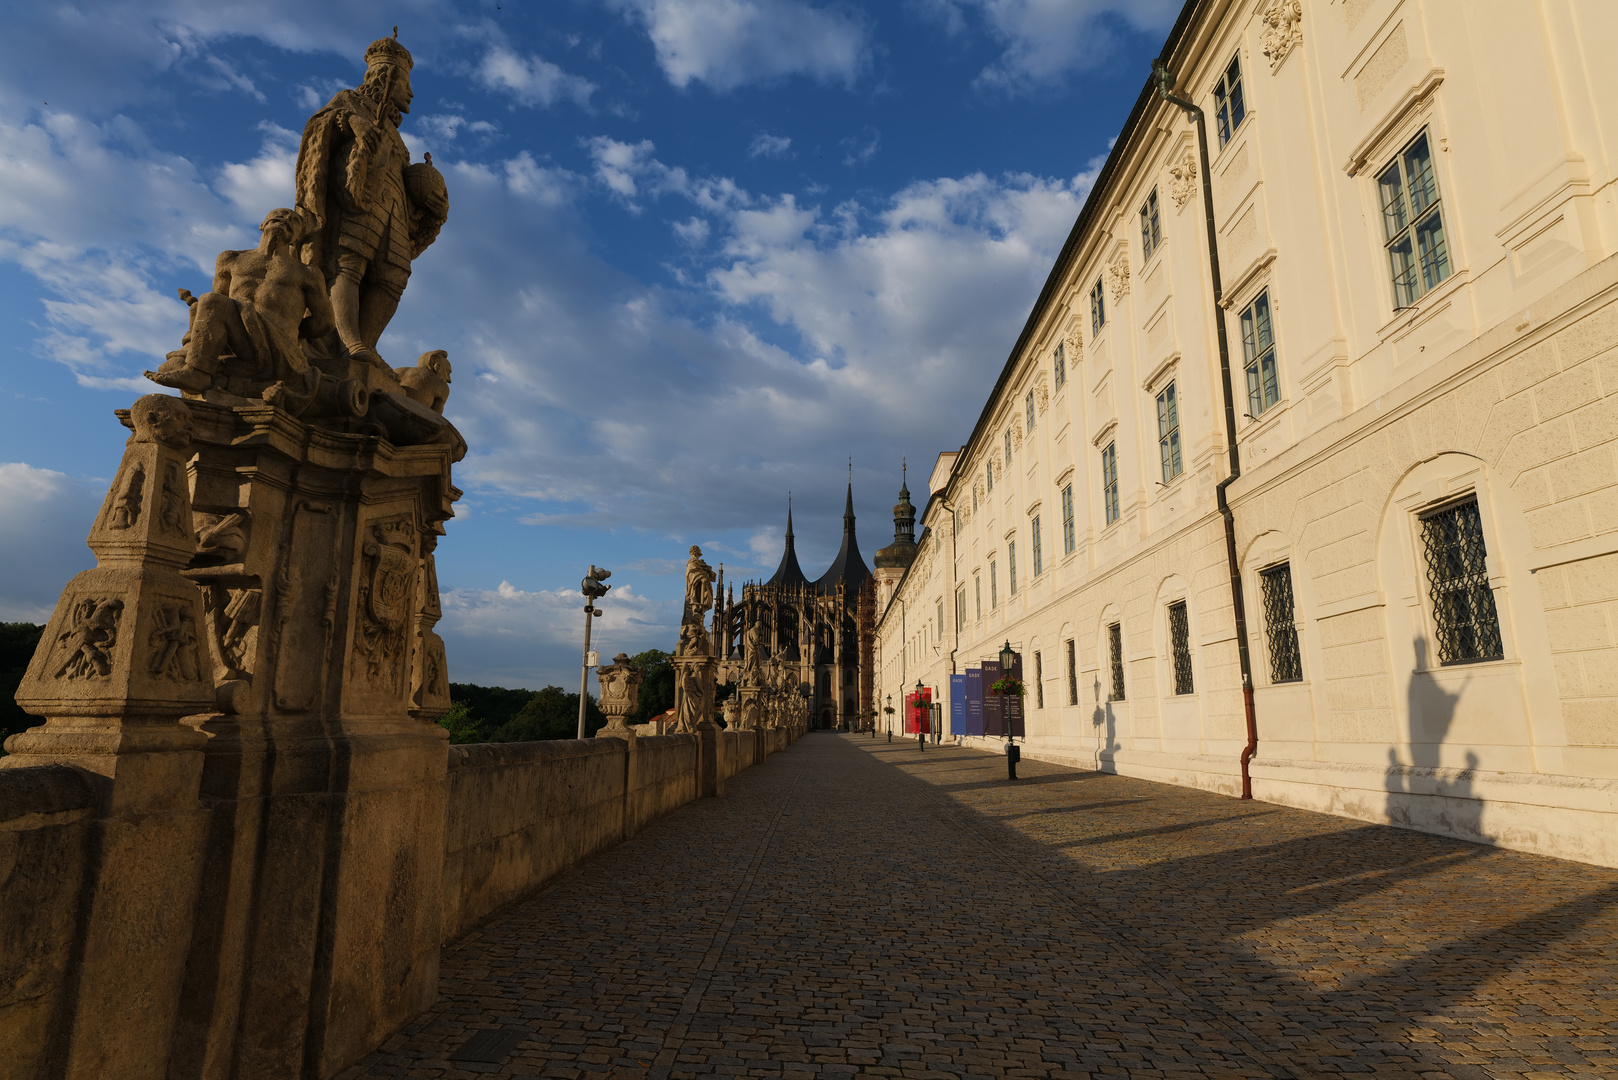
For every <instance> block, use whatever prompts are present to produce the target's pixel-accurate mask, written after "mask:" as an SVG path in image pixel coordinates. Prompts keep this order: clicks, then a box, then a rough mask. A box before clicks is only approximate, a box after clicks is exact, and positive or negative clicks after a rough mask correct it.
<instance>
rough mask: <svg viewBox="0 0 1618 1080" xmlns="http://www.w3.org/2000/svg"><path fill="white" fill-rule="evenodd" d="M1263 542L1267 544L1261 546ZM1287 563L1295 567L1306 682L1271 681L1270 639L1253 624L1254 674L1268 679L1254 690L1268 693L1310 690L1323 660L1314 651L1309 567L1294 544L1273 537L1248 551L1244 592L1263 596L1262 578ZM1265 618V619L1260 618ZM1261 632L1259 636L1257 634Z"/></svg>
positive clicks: (1295, 608) (1295, 615) (1296, 620)
mask: <svg viewBox="0 0 1618 1080" xmlns="http://www.w3.org/2000/svg"><path fill="white" fill-rule="evenodd" d="M1260 541H1263V542H1262V543H1260ZM1283 563H1285V564H1289V565H1290V566H1291V567H1292V622H1293V626H1294V628H1295V629H1296V630H1297V633H1298V653H1299V655H1300V657H1301V658H1302V660H1303V678H1302V679H1298V680H1294V681H1292V682H1285V683H1276V682H1271V681H1270V679H1269V671H1270V666H1269V665H1270V645H1269V638H1268V637H1267V636H1266V635H1265V633H1264V627H1263V626H1262V625H1257V626H1255V625H1253V624H1252V620H1251V619H1250V620H1249V626H1248V648H1249V649H1250V650H1251V651H1252V652H1253V655H1254V669H1253V670H1254V672H1255V673H1257V672H1263V673H1264V678H1263V681H1262V682H1260V681H1259V680H1258V679H1256V678H1255V680H1254V684H1255V685H1254V689H1255V690H1264V689H1266V688H1268V687H1271V686H1277V687H1299V686H1305V687H1306V686H1310V685H1311V684H1312V683H1313V682H1314V673H1315V672H1316V671H1317V670H1319V668H1320V664H1321V658H1320V657H1319V656H1318V655H1316V654H1315V652H1314V649H1313V644H1314V643H1313V639H1312V634H1313V632H1314V625H1315V620H1314V617H1313V616H1311V615H1306V614H1305V613H1306V612H1308V611H1312V610H1313V609H1312V606H1311V603H1310V599H1309V597H1310V594H1311V593H1312V591H1313V590H1312V582H1311V581H1310V580H1309V577H1308V574H1307V569H1308V568H1307V565H1306V564H1305V562H1304V561H1302V560H1300V559H1299V558H1298V556H1297V552H1296V551H1295V550H1294V549H1293V546H1292V542H1291V541H1290V540H1289V539H1287V538H1285V537H1284V536H1282V535H1280V534H1278V533H1270V534H1267V538H1266V536H1261V537H1259V540H1258V541H1255V542H1254V545H1253V547H1252V548H1250V549H1249V550H1248V553H1247V556H1246V558H1244V559H1243V560H1242V591H1243V592H1244V593H1245V594H1246V595H1248V596H1252V597H1254V598H1257V597H1260V596H1262V595H1263V594H1262V589H1263V585H1262V584H1261V582H1260V580H1259V575H1261V574H1263V573H1264V571H1266V570H1271V569H1274V568H1275V567H1277V566H1280V565H1282V564H1283ZM1249 607H1250V609H1251V610H1255V611H1262V608H1263V604H1262V601H1260V602H1259V603H1258V605H1257V606H1254V605H1249ZM1260 617H1261V618H1262V615H1261V616H1260ZM1254 631H1257V632H1254Z"/></svg>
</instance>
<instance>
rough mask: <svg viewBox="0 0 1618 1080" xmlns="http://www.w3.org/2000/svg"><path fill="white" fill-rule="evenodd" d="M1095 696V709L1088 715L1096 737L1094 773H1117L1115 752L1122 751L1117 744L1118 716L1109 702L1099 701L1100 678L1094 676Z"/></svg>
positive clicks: (1093, 689)
mask: <svg viewBox="0 0 1618 1080" xmlns="http://www.w3.org/2000/svg"><path fill="white" fill-rule="evenodd" d="M1091 689H1092V692H1093V693H1094V695H1095V703H1096V707H1095V710H1094V711H1093V712H1091V714H1090V726H1091V727H1093V728H1095V729H1096V731H1095V735H1096V771H1097V772H1111V773H1115V772H1117V771H1118V764H1117V751H1119V750H1121V749H1123V747H1122V745H1121V744H1120V743H1119V742H1118V714H1117V713H1115V712H1114V711H1113V708H1112V702H1111V701H1103V700H1102V699H1101V677H1100V676H1099V675H1098V676H1096V679H1095V682H1094V683H1093V684H1091Z"/></svg>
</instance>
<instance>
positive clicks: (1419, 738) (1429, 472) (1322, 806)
mask: <svg viewBox="0 0 1618 1080" xmlns="http://www.w3.org/2000/svg"><path fill="white" fill-rule="evenodd" d="M1615 41H1618V5H1615V4H1612V3H1610V2H1608V0H1538V2H1534V0H1489V2H1487V3H1483V2H1478V0H1301V2H1300V0H1241V2H1236V3H1231V2H1221V0H1206V2H1199V0H1192V2H1190V3H1188V4H1187V5H1186V8H1185V11H1184V12H1183V13H1182V15H1181V18H1180V20H1179V22H1178V23H1177V25H1176V26H1175V28H1174V29H1173V31H1172V32H1171V34H1170V36H1169V38H1168V41H1167V42H1166V44H1165V46H1164V49H1163V53H1162V58H1161V65H1162V68H1163V69H1164V71H1165V73H1166V83H1167V86H1166V87H1164V88H1163V89H1165V90H1167V91H1168V92H1171V93H1172V94H1173V95H1175V96H1179V97H1182V98H1184V99H1189V103H1191V104H1194V105H1195V106H1196V107H1198V108H1200V110H1201V111H1202V113H1203V115H1204V117H1205V120H1206V124H1205V130H1206V152H1207V162H1206V165H1204V164H1203V163H1202V162H1201V161H1200V160H1199V140H1198V129H1197V124H1196V123H1195V122H1194V121H1193V120H1192V119H1191V118H1190V116H1189V115H1188V112H1187V111H1186V110H1185V109H1183V108H1181V107H1180V106H1179V105H1177V104H1175V103H1173V102H1171V101H1169V100H1167V99H1166V98H1165V96H1164V93H1163V92H1161V91H1160V84H1159V82H1158V81H1156V80H1147V82H1146V86H1145V87H1144V89H1143V90H1142V92H1141V95H1140V98H1139V100H1138V102H1137V103H1136V105H1135V108H1134V111H1133V112H1132V113H1131V114H1130V116H1129V118H1128V120H1127V121H1126V122H1125V124H1124V127H1123V130H1122V133H1121V135H1120V137H1119V139H1118V141H1117V144H1116V146H1115V147H1114V149H1113V151H1112V153H1111V155H1110V157H1109V158H1108V160H1107V162H1106V165H1105V166H1104V168H1103V169H1102V171H1101V174H1100V176H1099V178H1098V179H1097V181H1096V184H1095V188H1094V190H1093V192H1092V193H1091V195H1090V197H1089V200H1088V202H1087V204H1086V205H1085V207H1084V210H1083V211H1082V213H1081V214H1080V216H1079V220H1078V221H1077V223H1076V224H1075V225H1074V228H1073V231H1072V234H1071V235H1070V236H1069V238H1068V241H1067V243H1066V245H1065V246H1064V247H1063V249H1062V252H1061V254H1060V256H1059V257H1058V259H1057V262H1056V264H1055V266H1054V267H1053V268H1052V270H1051V273H1050V277H1049V279H1048V281H1047V282H1046V285H1045V288H1044V290H1043V291H1042V292H1041V294H1040V295H1039V297H1038V299H1037V301H1036V302H1035V304H1034V307H1033V311H1032V314H1031V315H1030V316H1029V318H1028V321H1027V324H1026V325H1025V327H1024V329H1023V332H1022V334H1021V336H1020V337H1019V338H1018V339H1017V341H1016V342H1015V343H1014V345H1013V346H1012V349H1011V352H1010V355H1009V357H1008V358H1007V359H1006V361H1005V365H1004V368H1003V370H1002V371H1001V373H1000V376H999V379H998V381H997V382H996V383H995V385H994V389H993V391H992V393H991V394H990V396H989V398H988V401H987V402H986V403H985V405H984V408H983V411H982V414H981V416H980V417H979V419H978V422H977V425H976V427H975V428H974V429H973V430H972V432H971V433H970V436H969V437H968V438H967V439H966V442H965V445H964V446H962V447H961V448H960V450H959V451H952V452H949V453H946V454H943V455H940V456H939V458H938V463H937V466H936V468H935V470H934V472H933V475H932V477H931V480H930V484H929V487H930V490H931V497H930V499H929V500H928V501H927V503H926V505H925V508H924V509H923V511H922V513H921V518H920V522H921V525H922V532H921V536H920V537H919V539H918V550H917V554H916V555H915V557H914V561H913V562H911V563H910V564H909V566H908V568H905V567H899V568H896V569H890V570H888V571H886V572H885V571H883V570H882V569H879V570H878V579H879V596H878V601H879V606H878V611H879V612H880V623H879V626H878V631H877V650H878V661H877V663H878V687H877V696H878V698H879V699H881V700H885V699H886V698H887V696H888V695H893V696H894V699H895V701H899V700H901V697H900V695H901V694H902V693H903V691H904V690H905V689H906V688H913V687H914V684H915V683H916V682H917V681H918V680H919V681H921V682H922V683H923V684H924V685H927V686H929V687H932V688H933V690H934V694H935V697H938V698H941V699H944V700H946V701H947V700H948V697H949V690H950V683H949V675H950V674H951V673H957V672H964V671H965V670H967V669H968V668H969V667H972V666H975V665H977V664H978V663H980V662H981V661H984V660H988V659H991V658H992V657H993V656H994V655H995V654H996V653H998V651H999V649H1000V647H1001V646H1002V644H1003V643H1004V642H1006V641H1008V640H1009V641H1010V643H1011V645H1012V646H1013V647H1014V648H1016V649H1017V650H1018V651H1019V652H1020V653H1021V655H1022V657H1023V670H1024V676H1025V679H1026V680H1027V686H1028V695H1027V698H1026V714H1027V737H1026V743H1025V749H1024V752H1025V753H1027V754H1029V755H1031V756H1036V757H1042V758H1047V759H1052V760H1060V761H1064V762H1070V763H1073V764H1078V765H1082V766H1086V767H1099V768H1101V769H1104V770H1107V771H1116V772H1120V773H1125V774H1129V775H1133V776H1139V777H1145V778H1148V779H1153V780H1159V781H1164V782H1169V783H1176V784H1186V785H1193V786H1197V787H1202V788H1207V789H1211V790H1215V791H1221V792H1227V793H1229V794H1232V795H1238V794H1241V793H1242V791H1243V787H1244V784H1248V785H1250V790H1251V793H1252V795H1253V797H1255V798H1258V799H1262V800H1268V801H1272V802H1278V803H1285V804H1288V805H1292V806H1299V807H1305V808H1309V809H1316V810H1324V811H1329V812H1332V813H1338V814H1344V815H1348V816H1351V817H1355V818H1360V819H1363V820H1366V821H1373V822H1391V823H1395V824H1400V825H1406V826H1410V827H1412V828H1416V829H1422V830H1427V831H1432V832H1440V833H1447V834H1450V835H1455V836H1461V837H1466V838H1469V839H1479V840H1487V841H1490V842H1493V843H1497V844H1501V845H1504V846H1508V847H1513V848H1520V849H1524V850H1530V851H1537V852H1543V853H1547V854H1552V855H1558V856H1563V857H1567V858H1574V859H1582V860H1587V861H1591V862H1597V863H1602V864H1605V865H1618V648H1615V647H1614V637H1613V634H1614V629H1615V628H1614V625H1613V624H1614V620H1615V618H1618V457H1615V447H1614V445H1613V436H1614V435H1615V434H1618V258H1614V253H1615V252H1618V203H1615V199H1614V195H1615V189H1614V184H1613V179H1614V170H1615V168H1618V67H1615V66H1614V65H1613V64H1612V63H1610V61H1609V60H1608V59H1607V56H1606V53H1607V52H1608V51H1609V49H1608V46H1610V44H1611V43H1612V42H1615ZM1146 74H1147V73H1145V72H1143V73H1142V75H1143V77H1144V76H1145V75H1146ZM1210 181H1211V182H1210ZM1210 231H1211V232H1212V234H1213V235H1214V237H1215V238H1216V239H1215V243H1216V245H1217V262H1215V261H1213V260H1211V259H1210ZM1222 353H1223V354H1224V356H1225V365H1226V367H1228V382H1227V380H1226V378H1225V377H1223V376H1222V374H1221V372H1222V366H1221V357H1222ZM1232 433H1233V434H1234V446H1232V439H1231V435H1232ZM1232 450H1234V454H1233V453H1232ZM1233 458H1234V461H1235V463H1236V464H1238V465H1239V475H1237V476H1236V477H1235V478H1234V479H1233V480H1230V481H1229V482H1228V483H1223V491H1222V490H1221V487H1222V482H1225V481H1227V478H1229V477H1231V475H1232V472H1233V469H1232V464H1233ZM1222 503H1226V504H1228V507H1229V522H1230V535H1229V538H1228V540H1227V527H1226V520H1227V519H1226V517H1225V516H1224V515H1223V514H1222V512H1221V504H1222ZM1233 571H1234V573H1233ZM1233 579H1234V580H1233ZM895 597H896V598H897V599H898V600H901V601H903V603H896V602H893V598H895ZM1244 645H1245V652H1246V654H1247V655H1246V658H1245V662H1244V657H1243V652H1244ZM1244 671H1245V672H1250V675H1244ZM1244 678H1250V686H1251V695H1250V701H1251V707H1250V710H1249V708H1248V704H1247V702H1248V700H1249V698H1248V695H1247V694H1244ZM948 714H949V710H948V709H947V708H946V710H945V716H946V720H947V718H948ZM955 730H959V725H958V724H957V726H956V728H955ZM967 741H969V742H976V741H980V740H976V739H971V738H969V739H967ZM981 741H982V742H983V743H984V744H986V745H992V743H993V742H994V740H981Z"/></svg>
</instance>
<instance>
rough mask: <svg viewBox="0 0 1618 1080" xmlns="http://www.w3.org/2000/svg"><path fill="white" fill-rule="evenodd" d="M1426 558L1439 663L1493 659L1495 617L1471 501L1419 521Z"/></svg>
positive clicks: (1501, 651)
mask: <svg viewBox="0 0 1618 1080" xmlns="http://www.w3.org/2000/svg"><path fill="white" fill-rule="evenodd" d="M1421 544H1422V548H1423V549H1424V551H1425V553H1426V556H1427V585H1428V595H1429V596H1430V597H1431V598H1432V602H1433V622H1434V624H1435V626H1436V628H1437V631H1438V659H1439V661H1440V662H1441V663H1445V664H1465V663H1468V662H1470V661H1473V660H1498V659H1500V658H1501V657H1502V656H1504V655H1505V648H1504V646H1503V645H1502V644H1501V641H1500V616H1499V613H1498V612H1497V611H1496V610H1495V606H1494V590H1493V589H1491V588H1490V587H1489V569H1488V553H1487V552H1486V551H1485V550H1484V544H1483V518H1482V516H1481V515H1480V514H1479V513H1478V501H1477V498H1476V497H1473V498H1470V499H1467V500H1466V501H1465V502H1459V503H1456V504H1454V505H1453V506H1448V507H1445V508H1444V509H1442V510H1439V511H1437V512H1435V513H1432V514H1428V515H1427V516H1426V517H1424V518H1422V519H1421Z"/></svg>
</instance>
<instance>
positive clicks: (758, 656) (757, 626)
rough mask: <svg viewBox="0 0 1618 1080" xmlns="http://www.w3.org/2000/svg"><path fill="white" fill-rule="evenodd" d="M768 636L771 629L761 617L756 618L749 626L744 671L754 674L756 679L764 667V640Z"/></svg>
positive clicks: (743, 660)
mask: <svg viewBox="0 0 1618 1080" xmlns="http://www.w3.org/2000/svg"><path fill="white" fill-rule="evenodd" d="M768 634H769V628H768V627H766V626H765V625H764V619H763V618H762V617H761V616H754V618H753V621H752V622H750V623H748V624H747V634H746V637H745V638H744V648H745V652H744V655H743V658H742V670H744V671H747V672H749V673H753V674H754V677H755V678H756V677H757V675H756V673H757V672H758V671H759V670H760V669H761V668H762V667H763V666H764V639H765V638H766V637H767V636H768Z"/></svg>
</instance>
